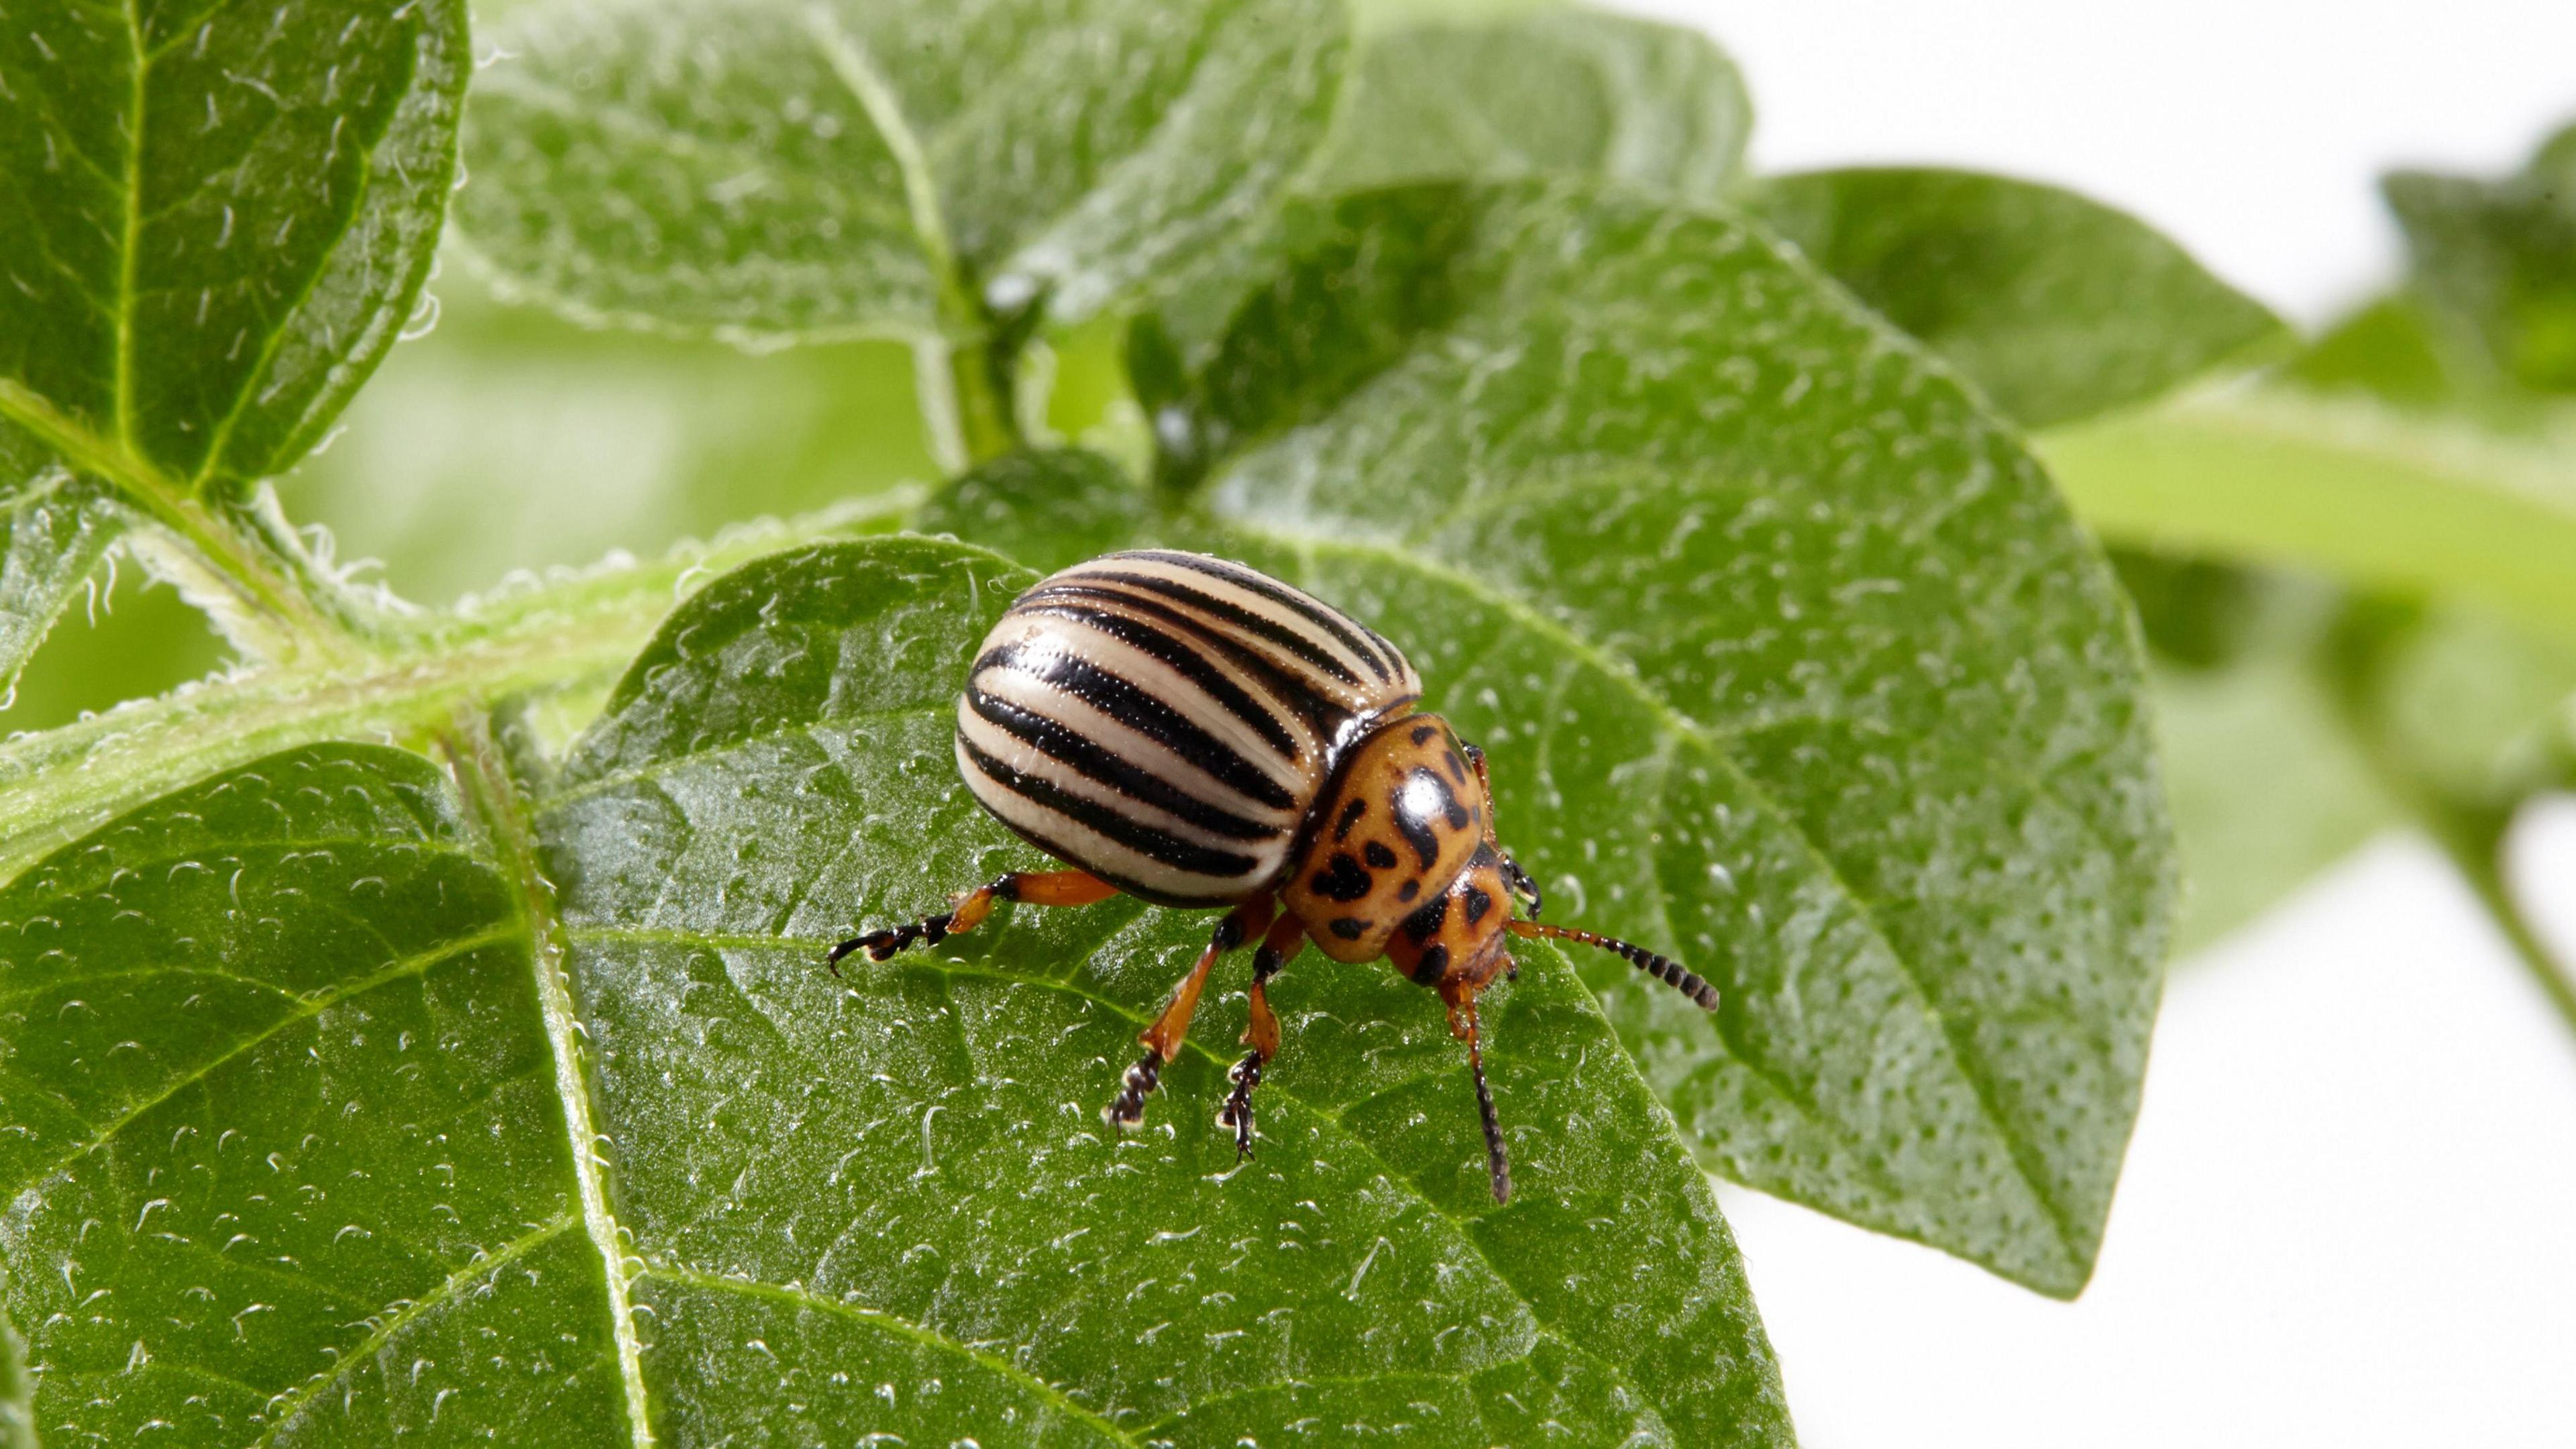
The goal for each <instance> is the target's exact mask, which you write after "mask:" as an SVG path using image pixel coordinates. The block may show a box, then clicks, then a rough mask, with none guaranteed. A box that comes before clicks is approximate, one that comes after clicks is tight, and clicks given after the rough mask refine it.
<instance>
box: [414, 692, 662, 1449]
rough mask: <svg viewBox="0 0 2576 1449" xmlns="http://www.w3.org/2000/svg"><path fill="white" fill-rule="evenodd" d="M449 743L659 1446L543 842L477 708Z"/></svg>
mask: <svg viewBox="0 0 2576 1449" xmlns="http://www.w3.org/2000/svg"><path fill="white" fill-rule="evenodd" d="M460 713H461V716H462V717H461V718H460V720H459V722H458V724H457V725H456V726H455V728H454V729H453V730H452V731H451V732H450V733H449V734H448V735H447V736H446V737H445V739H444V740H443V744H444V746H445V750H446V753H447V755H448V758H449V759H450V761H451V762H452V763H453V764H454V766H455V768H456V771H457V775H458V783H459V784H460V785H461V786H462V787H463V793H464V794H465V796H466V798H467V800H468V802H469V803H470V804H471V805H472V806H473V807H474V809H475V812H476V814H477V815H479V816H480V817H481V819H482V822H483V825H484V828H485V829H486V831H487V832H488V834H489V840H488V843H489V844H490V846H491V847H492V851H493V854H494V856H495V858H496V859H495V864H496V865H497V866H498V868H499V869H500V871H501V874H502V875H503V877H504V878H505V879H506V881H507V882H508V885H509V888H510V890H511V891H512V893H513V894H514V895H515V896H516V897H517V906H518V917H519V920H520V921H521V922H522V923H523V924H524V925H525V927H526V928H527V932H528V938H529V940H528V965H529V969H530V971H531V972H532V973H533V974H534V976H535V978H536V982H535V985H536V993H537V1007H538V1015H539V1024H540V1026H541V1028H542V1029H543V1031H544V1033H545V1039H546V1049H547V1052H548V1054H549V1055H550V1056H551V1057H552V1058H553V1060H554V1088H555V1098H556V1102H557V1104H558V1105H559V1106H560V1107H561V1108H562V1109H563V1130H564V1138H565V1146H566V1148H567V1151H568V1154H569V1160H570V1164H571V1167H572V1176H573V1189H574V1193H575V1196H576V1197H577V1199H578V1200H579V1202H580V1204H581V1221H582V1226H583V1227H584V1229H585V1230H586V1231H587V1233H588V1235H589V1237H590V1241H591V1247H592V1249H593V1251H595V1252H596V1253H597V1254H598V1257H599V1260H600V1282H601V1288H602V1290H603V1293H604V1296H605V1297H606V1299H607V1307H608V1317H609V1325H608V1326H609V1333H610V1336H611V1337H612V1339H613V1340H614V1341H615V1343H616V1346H617V1374H618V1382H619V1384H620V1385H621V1387H623V1389H624V1390H625V1409H626V1419H627V1425H628V1428H629V1430H630V1439H631V1442H632V1443H633V1445H634V1449H653V1422H652V1418H651V1414H650V1411H649V1408H648V1402H647V1401H648V1396H647V1393H646V1390H645V1385H644V1367H643V1336H642V1334H641V1332H640V1331H639V1330H638V1329H637V1328H636V1324H635V1309H634V1304H633V1300H632V1299H631V1297H630V1296H629V1292H628V1290H629V1287H630V1284H631V1282H632V1279H631V1278H630V1276H629V1275H628V1273H627V1271H626V1251H625V1249H624V1248H623V1247H622V1246H621V1245H620V1243H619V1241H618V1240H619V1238H620V1237H621V1236H622V1235H623V1234H624V1232H625V1229H624V1228H623V1227H621V1226H620V1225H619V1223H618V1221H617V1217H616V1214H615V1211H614V1210H613V1209H612V1208H611V1207H610V1206H609V1201H608V1184H607V1182H606V1181H605V1180H604V1178H603V1176H602V1173H603V1170H604V1169H605V1167H606V1166H607V1163H606V1161H605V1160H604V1159H603V1158H602V1157H601V1156H600V1154H599V1148H598V1145H599V1143H600V1142H602V1141H603V1140H604V1137H603V1135H602V1134H601V1133H600V1131H599V1128H598V1125H597V1124H598V1117H597V1112H596V1108H595V1107H594V1104H593V1103H592V1101H591V1086H590V1080H589V1078H588V1076H587V1075H586V1073H585V1070H584V1067H583V1063H582V1060H581V1044H580V1038H581V1037H582V1036H583V1035H584V1034H586V1032H587V1028H586V1027H585V1026H584V1025H583V1023H582V1020H581V1013H580V1010H579V1008H578V1007H577V1005H576V1004H575V1002H574V1000H573V993H572V981H571V979H570V976H569V974H568V972H567V970H566V962H567V960H568V958H569V955H570V948H569V944H568V942H567V940H566V937H565V932H564V923H563V918H562V916H561V914H560V913H559V912H558V911H557V910H556V909H555V900H556V895H555V889H554V884H553V882H551V881H549V880H548V879H547V878H546V876H545V869H544V865H543V863H542V862H541V861H540V860H539V859H538V855H537V845H536V840H535V837H534V835H533V833H532V828H531V825H530V822H529V819H528V815H527V811H526V808H525V803H524V802H523V801H522V799H521V798H520V794H519V787H518V782H517V780H516V779H515V778H514V776H513V775H512V772H511V770H510V767H509V764H508V762H507V761H505V760H504V759H503V758H502V756H501V750H500V746H499V744H498V743H497V742H496V741H495V740H494V739H493V738H492V736H491V733H490V728H489V725H488V724H487V723H486V721H485V720H484V718H483V717H482V715H481V714H480V713H479V712H476V711H473V710H470V709H468V710H464V711H461V712H460Z"/></svg>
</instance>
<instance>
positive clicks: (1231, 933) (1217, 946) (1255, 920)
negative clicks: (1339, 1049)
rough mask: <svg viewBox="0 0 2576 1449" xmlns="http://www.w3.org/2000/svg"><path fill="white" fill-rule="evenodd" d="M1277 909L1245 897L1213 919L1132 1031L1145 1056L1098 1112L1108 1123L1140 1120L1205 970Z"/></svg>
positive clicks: (1184, 1029)
mask: <svg viewBox="0 0 2576 1449" xmlns="http://www.w3.org/2000/svg"><path fill="white" fill-rule="evenodd" d="M1278 909H1279V904H1278V902H1277V901H1276V900H1274V899H1273V898H1271V897H1269V896H1263V897H1262V898H1261V899H1259V900H1256V901H1245V902H1244V903H1243V904H1242V905H1239V906H1236V907H1235V908H1234V909H1233V910H1230V911H1228V912H1226V913H1225V919H1223V920H1221V921H1219V922H1217V923H1216V933H1215V934H1214V935H1213V936H1211V937H1209V939H1208V943H1207V949H1206V950H1204V951H1201V952H1200V953H1199V959H1198V962H1197V964H1195V965H1193V966H1191V967H1190V972H1189V974H1188V975H1187V976H1184V977H1182V978H1181V983H1180V985H1178V986H1175V987H1173V988H1172V999H1171V1000H1170V1001H1169V1002H1167V1003H1166V1004H1165V1005H1164V1007H1163V1010H1162V1013H1161V1014H1160V1015H1158V1016H1156V1017H1155V1018H1154V1022H1153V1025H1151V1026H1148V1027H1146V1028H1145V1029H1144V1030H1143V1031H1142V1032H1139V1033H1137V1036H1136V1039H1137V1040H1138V1041H1141V1042H1143V1043H1144V1044H1145V1054H1144V1055H1143V1056H1141V1057H1139V1058H1137V1060H1136V1065H1134V1066H1132V1067H1129V1068H1128V1069H1127V1076H1126V1078H1125V1080H1123V1081H1122V1082H1120V1083H1119V1087H1118V1095H1117V1096H1116V1097H1115V1098H1113V1099H1112V1100H1111V1101H1110V1103H1109V1105H1108V1106H1106V1107H1104V1108H1102V1109H1101V1110H1100V1115H1101V1116H1102V1118H1104V1119H1105V1120H1107V1121H1108V1123H1109V1125H1110V1126H1112V1127H1133V1126H1135V1125H1137V1124H1138V1123H1140V1122H1142V1121H1144V1120H1145V1099H1146V1098H1147V1097H1149V1096H1152V1095H1153V1093H1154V1090H1155V1089H1156V1088H1157V1087H1160V1086H1161V1085H1162V1084H1163V1068H1164V1067H1166V1066H1168V1065H1170V1064H1171V1061H1172V1059H1173V1058H1174V1057H1177V1056H1179V1055H1180V1054H1181V1043H1182V1042H1183V1041H1186V1040H1187V1039H1188V1038H1189V1034H1190V1018H1191V1017H1193V1016H1195V1015H1197V1014H1198V1009H1199V991H1200V990H1201V989H1202V988H1203V987H1205V986H1206V985H1207V976H1208V970H1209V968H1210V967H1213V966H1214V965H1216V958H1217V957H1219V956H1222V955H1224V954H1225V953H1226V952H1228V951H1231V950H1233V949H1234V948H1235V947H1237V946H1240V945H1242V944H1243V943H1244V942H1245V941H1246V940H1248V939H1249V938H1251V937H1252V936H1254V935H1257V934H1259V933H1260V932H1262V931H1263V930H1266V929H1268V927H1269V925H1270V917H1271V915H1272V914H1273V913H1274V912H1276V911H1277V910H1278Z"/></svg>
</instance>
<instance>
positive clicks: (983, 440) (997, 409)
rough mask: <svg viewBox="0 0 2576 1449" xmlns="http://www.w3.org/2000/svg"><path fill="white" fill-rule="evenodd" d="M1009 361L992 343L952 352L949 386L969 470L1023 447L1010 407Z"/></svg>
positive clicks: (949, 354)
mask: <svg viewBox="0 0 2576 1449" xmlns="http://www.w3.org/2000/svg"><path fill="white" fill-rule="evenodd" d="M1007 366H1008V359H1007V358H1005V357H1004V356H1003V355H1002V354H1001V352H1000V350H999V349H998V348H996V347H995V346H994V345H993V344H992V343H991V341H990V340H983V341H978V342H976V343H974V344H972V345H969V346H963V347H955V348H951V349H950V350H949V353H948V368H949V375H950V386H951V387H952V389H953V390H954V392H955V396H956V398H957V432H958V441H959V442H960V443H961V444H963V446H964V452H965V455H966V461H967V464H968V466H970V467H971V466H973V465H975V464H978V463H988V462H991V461H992V460H993V459H995V458H998V457H1001V456H1002V455H1003V454H1005V453H1009V452H1011V451H1013V450H1014V449H1016V448H1018V447H1019V446H1020V423H1019V415H1018V413H1017V412H1016V411H1014V410H1013V408H1012V406H1011V384H1010V379H1009V378H1008V377H1007V376H1006V375H1004V369H1005V368H1006V367H1007Z"/></svg>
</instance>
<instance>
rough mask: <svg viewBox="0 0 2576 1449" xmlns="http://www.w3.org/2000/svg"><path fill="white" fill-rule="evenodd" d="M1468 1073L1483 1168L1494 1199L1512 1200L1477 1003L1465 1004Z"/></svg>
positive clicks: (1501, 1127)
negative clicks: (1481, 1129) (1481, 1123)
mask: <svg viewBox="0 0 2576 1449" xmlns="http://www.w3.org/2000/svg"><path fill="white" fill-rule="evenodd" d="M1466 1015H1467V1072H1468V1074H1469V1075H1471V1076H1473V1077H1474V1078H1475V1079H1476V1115H1477V1116H1479V1117H1482V1118H1484V1119H1485V1169H1486V1171H1487V1172H1488V1173H1490V1174H1492V1176H1493V1180H1494V1201H1495V1202H1497V1203H1507V1202H1510V1201H1511V1200H1512V1164H1511V1162H1510V1160H1509V1159H1507V1158H1505V1157H1504V1156H1503V1119H1502V1118H1500V1117H1497V1116H1495V1115H1494V1089H1493V1088H1491V1087H1489V1086H1486V1085H1485V1053H1484V1051H1483V1049H1482V1048H1481V1047H1480V1046H1479V1045H1478V1044H1477V1040H1476V1037H1477V1032H1476V1003H1475V1002H1473V1001H1470V1002H1468V1003H1467V1012H1466Z"/></svg>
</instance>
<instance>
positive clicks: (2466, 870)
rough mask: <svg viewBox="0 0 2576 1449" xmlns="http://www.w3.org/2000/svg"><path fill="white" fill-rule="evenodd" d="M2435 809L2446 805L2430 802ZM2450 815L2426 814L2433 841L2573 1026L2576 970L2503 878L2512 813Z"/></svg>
mask: <svg viewBox="0 0 2576 1449" xmlns="http://www.w3.org/2000/svg"><path fill="white" fill-rule="evenodd" d="M2433 808H2434V809H2435V810H2436V811H2443V810H2444V809H2445V807H2442V806H2434V807H2433ZM2448 813H2449V814H2451V815H2452V816H2453V817H2454V818H2452V819H2448V820H2445V819H2427V820H2426V822H2425V823H2426V825H2427V826H2428V827H2430V829H2431V831H2432V834H2433V838H2434V840H2435V842H2436V843H2438V844H2439V845H2440V846H2441V847H2442V853H2443V854H2444V855H2447V856H2449V857H2450V860H2451V864H2452V866H2453V867H2454V868H2456V869H2457V870H2458V871H2459V872H2460V875H2461V878H2462V879H2464V880H2466V881H2467V882H2468V883H2469V889H2470V890H2472V891H2474V892H2476V893H2477V897H2478V900H2479V901H2480V902H2481V903H2483V904H2484V905H2485V906H2486V908H2487V913H2488V914H2489V915H2492V916H2493V917H2495V923H2496V928H2497V929H2498V930H2500V931H2502V932H2503V933H2504V939H2505V944H2507V945H2509V946H2511V947H2512V948H2513V954H2514V959H2516V960H2518V961H2520V962H2521V963H2522V968H2523V970H2524V971H2526V972H2528V973H2529V974H2530V976H2531V979H2532V982H2533V984H2535V985H2537V986H2538V987H2539V988H2540V992H2541V994H2542V995H2543V996H2546V997H2548V998H2549V1004H2550V1005H2551V1006H2553V1007H2556V1008H2557V1009H2558V1016H2559V1019H2560V1020H2561V1021H2563V1022H2565V1023H2566V1024H2567V1029H2568V1030H2569V1031H2571V1032H2576V976H2570V975H2569V973H2568V970H2567V968H2566V967H2564V966H2562V965H2561V964H2560V963H2559V961H2558V959H2557V957H2556V955H2555V954H2554V953H2553V952H2551V951H2550V949H2549V946H2548V944H2547V943H2546V942H2543V941H2542V940H2541V939H2540V933H2539V932H2538V931H2536V930H2534V929H2533V928H2532V924H2531V918H2530V917H2529V916H2527V915H2525V914H2524V913H2523V910H2522V907H2521V905H2520V904H2519V903H2518V902H2516V901H2515V900H2514V897H2513V891H2512V888H2511V887H2510V886H2508V885H2507V884H2506V882H2505V878H2504V845H2505V827H2506V826H2507V825H2508V824H2509V823H2510V822H2511V818H2512V817H2511V816H2510V815H2507V816H2504V817H2502V818H2501V819H2498V820H2494V821H2492V822H2491V821H2489V820H2485V819H2474V818H2469V817H2471V816H2472V815H2484V814H2486V813H2487V812H2469V811H2461V810H2456V809H2451V810H2449V812H2448Z"/></svg>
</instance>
